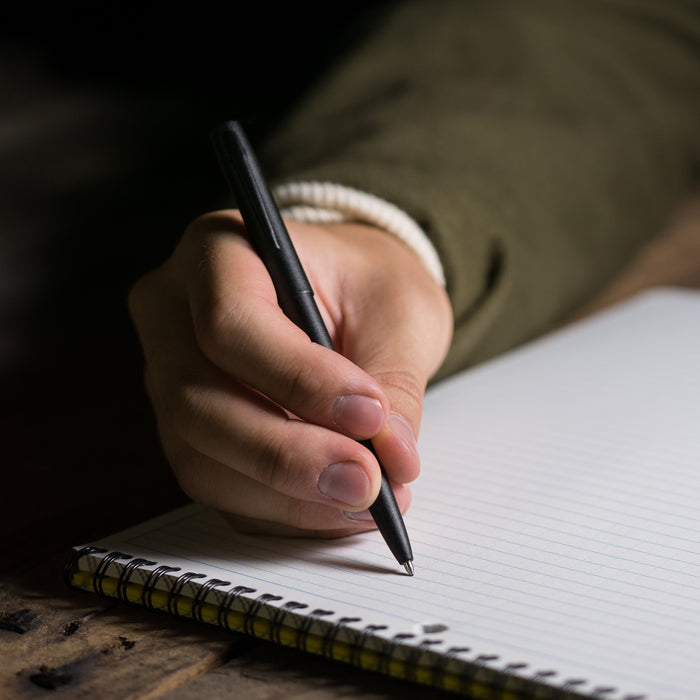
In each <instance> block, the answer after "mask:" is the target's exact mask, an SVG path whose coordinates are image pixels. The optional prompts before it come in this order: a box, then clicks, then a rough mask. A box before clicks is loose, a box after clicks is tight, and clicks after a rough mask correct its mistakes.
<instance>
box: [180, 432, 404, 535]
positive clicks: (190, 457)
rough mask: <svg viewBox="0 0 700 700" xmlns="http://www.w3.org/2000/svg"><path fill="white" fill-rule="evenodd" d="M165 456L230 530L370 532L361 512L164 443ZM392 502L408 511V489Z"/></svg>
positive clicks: (190, 489) (371, 525) (187, 487)
mask: <svg viewBox="0 0 700 700" xmlns="http://www.w3.org/2000/svg"><path fill="white" fill-rule="evenodd" d="M169 444H170V447H171V449H170V452H169V454H168V457H169V459H170V460H171V463H172V464H173V469H174V472H175V475H176V477H177V479H178V481H179V483H180V485H181V487H182V488H183V490H184V491H185V492H186V493H187V494H188V495H189V496H190V497H191V498H193V499H194V500H196V501H199V502H203V503H207V504H209V505H210V506H212V507H214V508H217V509H219V510H221V511H222V512H223V513H226V514H227V516H228V519H229V521H230V522H232V523H233V524H234V525H235V526H236V528H238V529H240V530H242V531H247V532H256V533H260V532H262V533H266V534H283V535H288V536H289V535H296V536H306V537H308V536H320V537H340V536H344V535H348V534H352V533H356V532H360V531H363V530H368V529H372V528H374V522H373V521H372V519H371V516H369V513H368V512H367V511H363V512H360V513H349V512H347V511H344V510H343V509H342V508H337V507H335V506H332V505H328V504H326V503H319V502H309V501H303V500H299V499H296V498H292V497H290V496H288V495H286V494H284V493H281V492H278V491H274V490H270V489H267V488H266V487H265V486H264V485H263V484H261V483H260V482H258V481H256V480H255V479H250V478H249V477H247V476H245V475H242V474H240V473H238V472H236V471H234V470H232V469H230V468H228V467H227V466H225V465H222V464H219V463H217V462H216V461H214V460H211V459H209V458H208V457H206V456H204V455H201V454H198V453H196V452H195V451H194V450H192V448H191V447H190V446H189V445H187V444H186V443H184V442H183V443H172V442H170V443H169ZM396 493H397V501H398V503H399V507H400V508H402V510H405V509H406V508H408V505H409V502H410V491H409V490H408V488H407V487H399V488H398V490H397V492H396Z"/></svg>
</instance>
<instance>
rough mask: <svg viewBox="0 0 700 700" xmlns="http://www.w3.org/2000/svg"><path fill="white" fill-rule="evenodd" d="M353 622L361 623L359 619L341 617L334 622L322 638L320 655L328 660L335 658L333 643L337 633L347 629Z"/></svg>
mask: <svg viewBox="0 0 700 700" xmlns="http://www.w3.org/2000/svg"><path fill="white" fill-rule="evenodd" d="M355 622H362V618H361V617H341V618H339V619H338V620H336V621H335V622H334V623H333V625H332V627H331V628H330V630H328V633H327V634H325V635H324V636H323V645H322V647H321V654H322V655H323V656H326V657H328V658H331V659H334V658H335V643H336V640H337V639H338V633H339V632H340V630H341V629H346V628H348V626H349V625H352V624H354V623H355Z"/></svg>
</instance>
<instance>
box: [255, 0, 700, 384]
mask: <svg viewBox="0 0 700 700" xmlns="http://www.w3.org/2000/svg"><path fill="white" fill-rule="evenodd" d="M264 158H265V160H266V162H267V164H268V167H270V168H271V169H272V171H273V172H274V173H275V176H276V178H277V179H278V180H290V179H293V180H321V181H331V182H336V183H341V184H345V185H348V186H351V187H355V188H358V189H361V190H364V191H367V192H371V193H373V194H375V195H377V196H379V197H382V198H384V199H386V200H388V201H390V202H392V203H394V204H396V205H397V206H399V207H400V208H402V209H403V210H404V211H405V212H407V213H408V214H409V215H410V216H411V217H413V219H414V220H416V221H417V222H418V223H419V224H420V225H421V227H422V228H423V230H424V231H425V232H426V233H427V235H428V236H429V238H430V239H431V241H432V243H433V245H434V247H435V248H436V250H437V252H438V254H439V257H440V260H441V262H442V265H443V268H444V271H445V275H446V280H447V290H448V293H449V296H450V299H451V302H452V307H453V311H454V317H455V334H454V341H453V344H452V347H451V350H450V352H449V355H448V358H447V360H446V362H445V364H444V365H443V368H442V370H441V372H440V375H441V376H443V375H445V374H447V373H451V372H454V371H456V370H457V369H460V368H462V367H465V366H467V365H469V364H473V363H475V362H478V361H481V360H483V359H486V358H488V357H490V356H492V355H494V354H496V353H499V352H501V351H503V350H505V349H507V348H509V347H512V346H513V345H516V344H518V343H520V342H522V341H524V340H526V339H528V338H530V337H533V336H534V335H536V334H539V333H541V332H543V331H544V330H546V329H547V328H549V327H551V325H552V324H553V323H555V322H556V321H557V319H560V318H561V317H562V315H563V314H566V313H567V312H569V311H570V310H571V309H573V308H575V307H576V306H577V305H580V304H581V303H583V302H584V301H585V300H587V299H588V298H589V297H590V296H591V294H593V293H594V292H595V291H596V290H597V289H599V288H600V287H601V285H602V284H604V283H605V282H606V281H607V280H609V278H610V277H611V276H612V275H613V274H614V273H615V272H616V271H617V270H618V269H619V268H620V266H621V265H622V264H623V263H624V261H625V260H626V259H628V258H629V256H630V255H631V254H632V253H633V251H634V250H635V249H636V248H638V247H639V246H640V244H641V243H643V242H644V241H645V240H646V239H647V238H649V237H650V236H652V235H653V234H654V233H656V232H658V231H659V229H660V227H661V226H662V225H663V223H664V221H665V219H666V217H667V216H668V214H669V212H670V210H671V208H672V207H673V206H674V205H675V204H676V203H677V202H678V201H679V199H680V198H681V197H682V196H683V195H684V193H686V192H687V191H688V189H689V188H690V187H691V185H692V182H693V176H694V174H695V173H696V171H697V166H698V163H699V162H700V6H699V5H698V3H697V2H686V1H684V0H659V1H658V2H652V1H650V0H644V1H642V0H638V1H634V0H585V2H581V0H575V1H567V0H549V1H545V0H529V1H528V2H522V1H521V0H511V1H508V0H499V1H497V2H489V1H486V0H484V1H482V2H479V1H474V2H467V1H466V0H454V1H453V2H449V1H443V0H439V1H430V2H428V1H426V0H422V1H418V2H410V3H399V4H398V5H397V7H396V9H395V10H394V11H393V12H392V13H390V14H389V15H388V16H387V17H386V18H385V19H384V20H383V21H382V22H380V23H379V25H378V26H377V28H376V29H375V30H374V31H373V32H372V33H371V34H368V35H367V36H366V37H364V38H363V40H362V41H361V42H359V44H358V46H357V47H356V48H355V49H354V50H353V52H352V53H351V54H350V55H348V56H347V57H346V59H345V60H344V61H342V62H340V63H339V65H338V66H337V67H336V68H334V69H333V70H332V71H329V73H328V74H327V75H326V77H325V78H324V79H323V80H322V81H320V83H319V84H318V85H317V86H316V88H315V89H314V90H313V91H312V92H310V94H309V95H308V96H307V98H306V99H304V100H303V101H302V103H301V104H300V105H299V107H298V109H297V110H295V111H294V113H293V114H292V115H291V116H290V118H289V119H288V120H287V121H286V122H285V124H284V125H283V126H282V128H281V129H280V130H279V132H278V133H276V134H275V135H274V136H273V137H272V138H271V139H270V140H269V142H268V143H267V144H266V149H265V150H264Z"/></svg>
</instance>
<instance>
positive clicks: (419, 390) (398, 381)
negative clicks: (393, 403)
mask: <svg viewBox="0 0 700 700" xmlns="http://www.w3.org/2000/svg"><path fill="white" fill-rule="evenodd" d="M372 376H373V377H374V378H375V379H376V380H377V381H378V382H379V383H380V384H381V385H382V387H384V388H385V389H388V390H389V391H390V392H391V393H396V392H398V393H399V394H400V395H401V396H402V398H404V399H407V400H408V401H410V402H411V403H413V404H415V405H417V406H420V405H421V403H422V401H423V393H424V391H425V382H424V381H421V380H419V379H418V378H417V377H416V376H415V375H414V374H413V373H411V372H407V371H402V370H387V371H384V372H375V373H373V375H372Z"/></svg>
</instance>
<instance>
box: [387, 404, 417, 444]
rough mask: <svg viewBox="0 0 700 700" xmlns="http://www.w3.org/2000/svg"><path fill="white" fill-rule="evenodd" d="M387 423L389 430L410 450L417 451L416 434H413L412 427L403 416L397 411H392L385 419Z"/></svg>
mask: <svg viewBox="0 0 700 700" xmlns="http://www.w3.org/2000/svg"><path fill="white" fill-rule="evenodd" d="M387 424H388V426H389V430H391V432H392V433H394V434H395V435H397V436H398V437H399V439H400V440H401V442H403V443H404V445H405V446H406V447H407V448H408V449H409V450H410V451H411V452H418V445H417V444H416V436H415V435H414V434H413V428H411V426H410V425H409V423H408V421H407V420H406V419H405V418H404V417H403V416H400V415H399V414H398V413H392V414H391V415H390V416H389V418H388V419H387Z"/></svg>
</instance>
